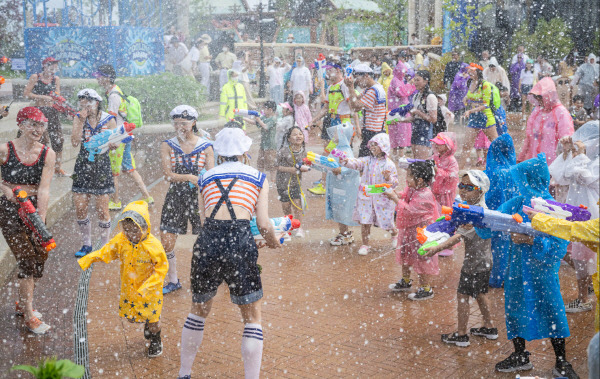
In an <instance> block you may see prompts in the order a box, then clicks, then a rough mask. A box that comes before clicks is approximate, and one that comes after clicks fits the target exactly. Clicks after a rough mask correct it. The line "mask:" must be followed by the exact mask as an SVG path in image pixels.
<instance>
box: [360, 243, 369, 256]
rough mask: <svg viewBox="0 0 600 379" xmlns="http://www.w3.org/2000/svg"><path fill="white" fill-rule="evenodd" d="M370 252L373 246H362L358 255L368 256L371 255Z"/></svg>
mask: <svg viewBox="0 0 600 379" xmlns="http://www.w3.org/2000/svg"><path fill="white" fill-rule="evenodd" d="M369 250H371V246H367V245H362V246H361V247H360V249H358V255H367V254H369Z"/></svg>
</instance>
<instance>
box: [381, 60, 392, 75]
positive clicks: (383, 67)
mask: <svg viewBox="0 0 600 379" xmlns="http://www.w3.org/2000/svg"><path fill="white" fill-rule="evenodd" d="M386 71H390V75H386V74H385V72H386ZM392 74H393V71H392V68H391V67H390V65H389V64H387V62H383V63H382V64H381V76H391V75H392Z"/></svg>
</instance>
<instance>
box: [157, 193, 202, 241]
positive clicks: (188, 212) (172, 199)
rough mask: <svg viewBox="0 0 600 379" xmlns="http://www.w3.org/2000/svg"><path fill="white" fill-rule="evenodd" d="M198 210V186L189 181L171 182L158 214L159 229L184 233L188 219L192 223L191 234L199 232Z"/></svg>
mask: <svg viewBox="0 0 600 379" xmlns="http://www.w3.org/2000/svg"><path fill="white" fill-rule="evenodd" d="M192 187H193V188H192ZM198 212H199V210H198V187H196V186H194V185H191V184H190V183H189V182H185V183H183V182H179V183H171V185H170V186H169V190H168V191H167V195H166V197H165V204H164V205H163V208H162V212H161V214H160V230H162V231H164V232H167V233H173V234H186V233H187V229H188V221H189V222H190V224H192V234H200V228H201V223H200V214H199V213H198Z"/></svg>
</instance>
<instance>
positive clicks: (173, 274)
mask: <svg viewBox="0 0 600 379" xmlns="http://www.w3.org/2000/svg"><path fill="white" fill-rule="evenodd" d="M167 260H168V261H169V271H167V280H168V281H169V283H177V257H175V250H173V251H169V252H168V253H167Z"/></svg>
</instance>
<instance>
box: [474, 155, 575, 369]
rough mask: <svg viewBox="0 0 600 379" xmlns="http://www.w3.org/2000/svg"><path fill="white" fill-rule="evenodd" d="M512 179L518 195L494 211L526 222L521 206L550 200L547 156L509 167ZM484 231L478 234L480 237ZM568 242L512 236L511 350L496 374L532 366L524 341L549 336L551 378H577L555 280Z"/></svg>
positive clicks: (507, 289) (508, 289) (508, 285)
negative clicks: (553, 357) (567, 348)
mask: <svg viewBox="0 0 600 379" xmlns="http://www.w3.org/2000/svg"><path fill="white" fill-rule="evenodd" d="M510 175H511V177H512V180H513V182H514V183H516V184H517V186H518V190H519V195H518V196H515V197H513V198H512V199H510V200H508V201H506V202H505V203H503V204H502V205H500V207H499V208H498V211H500V212H502V213H506V214H511V215H512V214H515V213H518V214H520V215H521V216H522V217H523V219H524V220H525V221H529V219H528V217H527V215H526V214H525V213H524V212H523V206H524V205H530V204H531V199H532V198H534V197H541V198H544V199H550V200H552V196H551V195H550V193H549V192H548V187H549V185H550V172H549V171H548V165H547V164H546V155H545V154H544V153H540V154H538V156H537V157H535V158H532V159H529V160H527V161H524V162H521V163H519V164H517V165H515V166H512V167H511V168H510ZM487 230H488V229H478V230H477V231H478V233H482V237H483V234H485V233H486V232H485V231H487ZM568 243H569V242H568V241H565V240H563V239H560V238H556V237H552V236H550V235H544V236H537V237H530V236H527V235H524V234H516V233H512V234H511V242H510V244H509V249H508V266H507V269H506V277H505V281H504V297H505V312H506V331H507V334H508V339H510V340H512V342H513V345H514V348H515V351H514V353H512V354H511V355H510V356H509V357H508V358H506V359H505V360H503V361H502V362H499V363H497V364H496V371H500V372H515V371H523V370H531V369H532V368H533V365H532V364H531V362H530V361H529V352H528V351H526V350H525V341H526V340H527V341H532V340H538V339H542V338H550V342H551V343H552V347H553V349H554V353H555V354H556V363H555V366H554V370H553V374H554V375H556V376H565V377H568V378H578V376H577V374H576V373H575V371H574V370H573V367H572V366H571V364H570V363H569V362H568V361H567V359H566V353H565V338H567V337H569V335H570V332H569V324H568V322H567V316H566V313H565V305H564V303H563V298H562V295H561V293H560V283H559V280H558V269H559V268H560V260H561V259H562V257H563V256H564V255H565V253H566V252H567V245H568Z"/></svg>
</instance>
